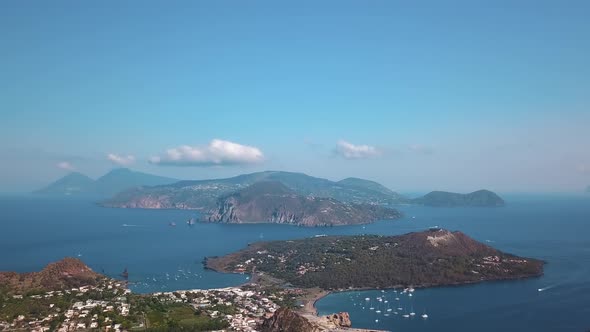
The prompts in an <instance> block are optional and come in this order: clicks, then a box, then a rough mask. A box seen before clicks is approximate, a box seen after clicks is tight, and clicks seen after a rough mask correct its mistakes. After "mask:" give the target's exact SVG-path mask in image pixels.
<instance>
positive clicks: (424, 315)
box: [421, 310, 428, 319]
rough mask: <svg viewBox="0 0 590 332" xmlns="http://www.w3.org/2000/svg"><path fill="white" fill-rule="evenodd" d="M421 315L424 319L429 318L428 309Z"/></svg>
mask: <svg viewBox="0 0 590 332" xmlns="http://www.w3.org/2000/svg"><path fill="white" fill-rule="evenodd" d="M421 317H422V318H424V319H427V318H428V315H427V314H426V310H424V313H423V314H422V316H421Z"/></svg>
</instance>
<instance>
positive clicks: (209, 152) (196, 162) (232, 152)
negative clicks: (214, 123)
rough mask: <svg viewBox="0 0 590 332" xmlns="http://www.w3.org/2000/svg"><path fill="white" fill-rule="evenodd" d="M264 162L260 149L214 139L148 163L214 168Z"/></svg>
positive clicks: (175, 151) (169, 153)
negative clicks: (216, 166) (206, 143)
mask: <svg viewBox="0 0 590 332" xmlns="http://www.w3.org/2000/svg"><path fill="white" fill-rule="evenodd" d="M263 160H264V155H263V153H262V151H260V149H258V148H256V147H253V146H247V145H241V144H238V143H234V142H230V141H224V140H220V139H214V140H212V141H211V142H209V144H208V145H206V146H189V145H182V146H179V147H177V148H172V149H168V150H166V152H164V153H162V154H160V155H158V156H154V157H151V158H150V160H149V162H150V163H152V164H157V165H171V166H215V165H239V164H254V163H259V162H262V161H263Z"/></svg>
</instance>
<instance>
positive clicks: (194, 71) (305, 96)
mask: <svg viewBox="0 0 590 332" xmlns="http://www.w3.org/2000/svg"><path fill="white" fill-rule="evenodd" d="M588 17H590V2H588V1H575V0H572V1H567V2H562V1H543V0H534V1H525V0H522V1H521V0H516V1H513V0H510V1H504V0H498V1H454V0H447V1H434V0H433V1H420V0H418V1H345V0H339V1H255V0H253V1H225V0H217V1H98V2H88V1H61V0H57V1H43V2H29V1H16V0H6V1H1V2H0V156H1V161H0V192H27V191H30V190H33V189H37V188H39V187H41V186H44V185H46V184H48V183H49V182H51V181H53V180H55V179H57V178H59V177H61V176H63V175H65V174H67V173H68V172H71V171H79V172H82V173H84V174H87V175H89V176H91V177H98V176H100V175H102V174H104V173H105V172H107V171H108V170H110V169H112V168H114V167H121V166H123V167H129V168H132V169H135V170H139V171H144V172H149V173H154V174H159V175H165V176H171V177H175V178H179V179H204V178H213V177H215V178H217V177H227V176H233V175H237V174H242V173H249V172H255V171H261V170H284V171H295V172H303V173H307V174H309V175H313V176H318V177H325V178H328V179H332V180H339V179H342V178H346V177H351V176H353V177H360V178H367V179H371V180H376V181H378V182H380V183H382V184H384V185H386V186H387V187H389V188H392V189H394V190H398V191H402V192H404V191H406V192H408V191H429V190H449V191H460V192H467V191H472V190H477V189H481V188H486V189H490V190H496V191H500V192H580V191H582V190H584V188H585V187H586V186H587V185H590V20H589V19H588Z"/></svg>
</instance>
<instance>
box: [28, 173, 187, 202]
mask: <svg viewBox="0 0 590 332" xmlns="http://www.w3.org/2000/svg"><path fill="white" fill-rule="evenodd" d="M174 182H178V180H177V179H172V178H167V177H163V176H157V175H152V174H147V173H142V172H136V171H132V170H130V169H128V168H116V169H113V170H111V171H110V172H108V173H106V174H105V175H103V176H101V177H99V178H98V179H96V180H93V179H91V178H90V177H88V176H86V175H84V174H82V173H79V172H71V173H69V174H68V175H66V176H64V177H63V178H61V179H58V180H57V181H55V182H53V183H51V184H49V185H48V186H46V187H44V188H42V189H39V190H37V191H34V192H33V194H35V195H40V196H49V197H89V198H108V197H111V196H113V195H115V194H117V193H119V192H121V191H124V190H128V189H132V188H137V187H143V186H156V185H162V184H170V183H174Z"/></svg>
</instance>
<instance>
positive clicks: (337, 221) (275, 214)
mask: <svg viewBox="0 0 590 332" xmlns="http://www.w3.org/2000/svg"><path fill="white" fill-rule="evenodd" d="M399 216H400V213H399V212H398V211H397V210H395V209H391V208H386V207H383V206H379V205H371V204H352V203H351V204H347V203H342V202H339V201H337V200H334V199H331V198H319V197H311V196H307V197H306V196H301V195H298V194H296V193H295V192H294V191H293V190H291V189H289V188H287V187H286V186H285V185H283V184H282V183H280V182H277V181H266V182H258V183H255V184H253V185H251V186H249V187H247V188H245V189H242V190H240V191H238V192H235V193H233V194H230V195H227V196H224V197H221V198H220V199H219V200H218V202H217V208H216V209H214V210H212V211H210V215H209V217H208V221H210V222H226V223H249V222H269V223H281V224H293V225H301V226H337V225H350V224H363V223H369V222H373V221H375V220H384V219H395V218H398V217H399Z"/></svg>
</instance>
